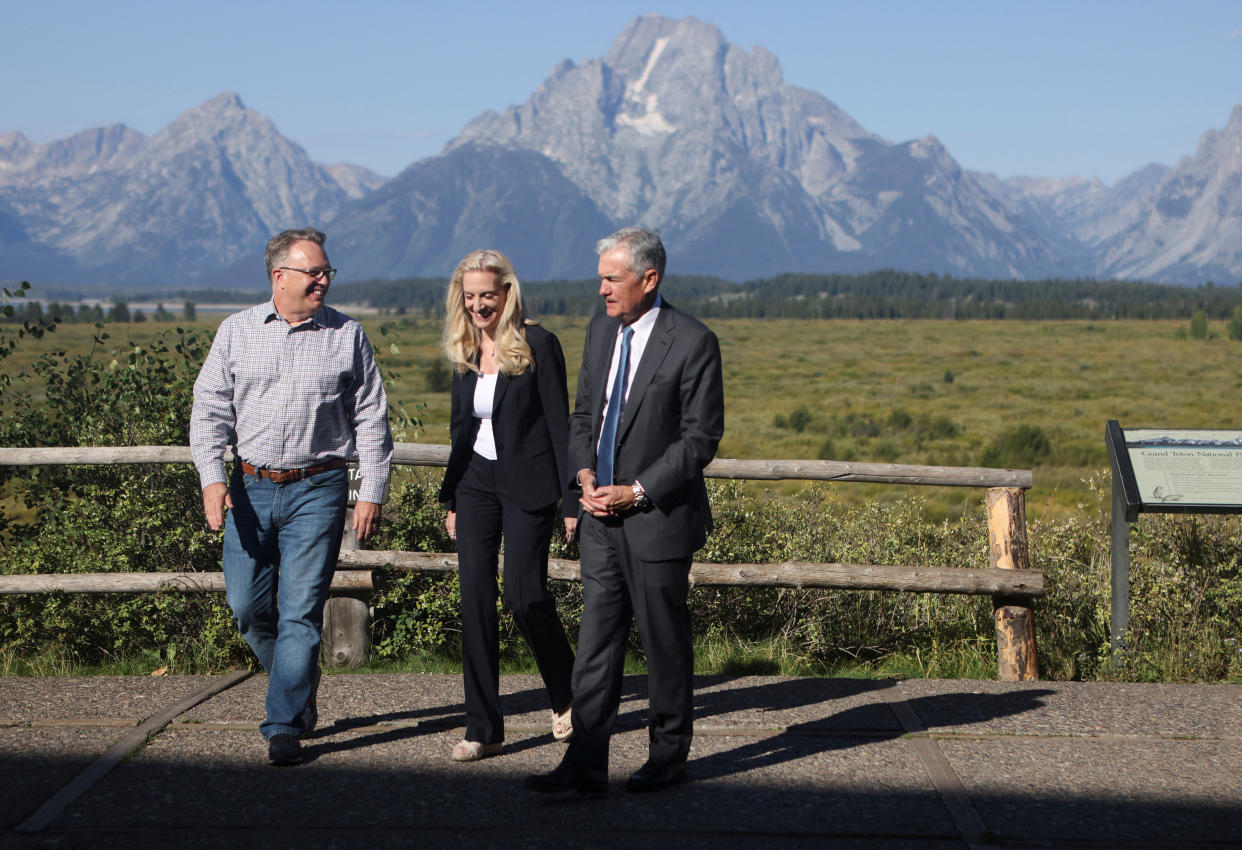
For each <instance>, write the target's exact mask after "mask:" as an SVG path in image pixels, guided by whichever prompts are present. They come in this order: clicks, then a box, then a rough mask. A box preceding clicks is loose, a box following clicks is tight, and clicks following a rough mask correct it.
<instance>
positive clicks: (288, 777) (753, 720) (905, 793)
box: [0, 674, 1242, 850]
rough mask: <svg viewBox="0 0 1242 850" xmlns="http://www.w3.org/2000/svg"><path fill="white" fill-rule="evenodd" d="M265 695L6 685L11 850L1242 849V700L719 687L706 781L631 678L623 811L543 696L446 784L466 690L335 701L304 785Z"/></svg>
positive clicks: (230, 682)
mask: <svg viewBox="0 0 1242 850" xmlns="http://www.w3.org/2000/svg"><path fill="white" fill-rule="evenodd" d="M266 684H267V682H266V678H264V677H262V676H253V677H249V678H245V677H244V676H243V675H233V676H218V677H161V678H149V677H143V678H139V677H115V678H81V679H76V678H66V679H15V678H5V679H0V829H3V833H0V847H3V848H6V850H7V848H10V847H73V848H77V847H88V848H127V850H134V848H143V847H167V848H182V847H187V848H199V847H224V846H227V847H289V848H294V847H296V848H319V847H411V848H412V847H419V848H424V847H564V846H583V847H608V848H611V847H616V848H622V847H624V848H632V847H652V848H656V847H658V848H661V849H662V850H664V848H677V850H682V848H686V849H687V850H689V849H690V848H713V850H714V848H742V847H745V848H751V847H834V848H835V847H840V848H926V850H932V849H933V848H937V849H938V848H963V847H998V846H999V847H1009V848H1037V847H1038V848H1042V847H1075V848H1113V847H1165V848H1187V847H1239V846H1242V707H1240V705H1239V702H1240V698H1242V687H1240V686H1234V685H1117V684H1098V683H1064V682H1037V683H1030V684H1002V683H999V682H985V681H957V680H925V679H920V680H908V681H901V682H894V681H878V682H872V681H855V680H849V679H789V678H776V677H700V678H699V679H698V682H697V686H698V687H697V691H696V704H697V725H696V738H695V743H694V749H693V752H692V753H691V762H690V775H691V779H692V781H691V782H689V783H687V784H686V785H682V786H679V787H677V788H674V789H671V790H669V791H666V792H663V793H659V794H651V795H631V794H627V793H625V791H624V790H623V787H622V786H623V784H624V780H625V777H626V776H627V775H628V774H629V773H630V772H631V771H633V770H634V769H635V768H637V767H638V766H639V765H640V764H641V763H642V762H643V760H644V758H645V755H646V734H645V731H644V727H643V723H644V719H643V718H644V712H645V710H646V694H645V692H644V690H643V685H644V680H643V679H642V678H641V677H635V678H627V679H626V683H625V684H626V690H625V698H624V701H623V703H622V707H621V708H622V710H621V718H620V729H619V732H618V734H617V735H616V736H615V737H614V739H613V752H612V777H611V778H612V790H611V793H609V794H608V795H607V796H606V797H603V798H598V799H579V798H576V797H570V798H563V797H555V796H554V797H551V798H549V797H542V796H536V795H531V794H528V793H527V792H525V791H524V790H523V789H522V784H521V780H522V777H523V776H525V775H526V774H529V773H533V772H542V771H547V770H551V769H552V768H553V767H554V766H555V765H556V764H557V762H558V761H559V759H560V756H561V754H562V752H563V751H564V745H562V744H558V743H555V742H554V741H553V740H552V736H551V734H550V722H551V718H550V712H549V711H548V708H547V704H546V702H545V699H544V695H543V692H542V688H541V686H540V683H539V681H538V679H537V678H535V677H530V676H508V677H505V678H504V680H503V682H502V690H503V692H504V694H505V697H504V708H505V712H506V723H507V741H506V745H505V750H504V752H503V753H502V754H501V755H500V756H498V757H495V758H490V759H487V760H485V761H482V762H478V763H475V764H467V765H460V764H455V763H453V762H451V761H450V760H449V758H448V753H449V750H450V749H451V748H452V745H453V744H454V743H455V742H456V741H457V740H458V739H459V737H460V735H461V731H462V729H461V727H462V725H463V723H464V717H463V715H462V705H461V698H462V691H461V682H460V679H459V677H457V676H441V675H391V676H374V675H367V676H362V675H348V674H339V675H329V676H325V677H324V680H323V685H322V687H321V691H320V706H321V708H320V711H321V728H320V730H319V731H318V732H317V733H316V734H315V735H314V736H313V737H312V738H311V739H310V740H309V741H308V742H307V743H308V746H307V749H306V756H307V763H306V764H304V765H302V766H301V767H295V768H273V767H270V766H268V765H267V759H266V746H265V744H264V742H263V741H262V739H261V738H260V737H259V735H258V732H257V726H258V722H259V720H260V719H261V717H262V714H263V694H264V691H265V688H266Z"/></svg>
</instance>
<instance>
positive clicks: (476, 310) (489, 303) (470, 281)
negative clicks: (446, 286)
mask: <svg viewBox="0 0 1242 850" xmlns="http://www.w3.org/2000/svg"><path fill="white" fill-rule="evenodd" d="M461 290H462V298H463V300H464V302H465V306H466V312H467V313H468V314H469V315H470V320H471V321H472V322H474V326H475V327H476V328H478V329H479V330H480V331H482V332H483V333H485V334H487V335H489V336H490V335H492V334H493V333H494V332H495V330H496V326H497V325H499V324H500V314H501V313H503V312H504V309H505V299H506V298H508V292H507V291H506V290H505V288H504V287H503V286H501V284H500V280H499V279H498V278H497V276H496V273H495V272H486V271H479V272H466V273H465V274H464V275H462V278H461Z"/></svg>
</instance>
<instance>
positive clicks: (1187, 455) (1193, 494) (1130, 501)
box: [1104, 419, 1242, 649]
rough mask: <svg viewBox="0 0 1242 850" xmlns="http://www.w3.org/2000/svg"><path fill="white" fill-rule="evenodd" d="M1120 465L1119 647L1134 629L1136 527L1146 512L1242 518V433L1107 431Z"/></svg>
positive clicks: (1115, 627)
mask: <svg viewBox="0 0 1242 850" xmlns="http://www.w3.org/2000/svg"><path fill="white" fill-rule="evenodd" d="M1104 441H1105V443H1107V445H1108V458H1109V461H1110V462H1111V463H1112V467H1113V552H1112V562H1113V563H1112V567H1113V568H1112V644H1113V648H1114V649H1122V648H1124V640H1125V631H1126V629H1128V628H1129V627H1130V523H1132V522H1135V521H1136V520H1137V519H1138V515H1139V514H1140V513H1166V514H1172V513H1185V514H1236V513H1242V430H1221V429H1211V430H1208V429H1201V430H1198V429H1194V430H1192V429H1184V428H1131V429H1128V430H1123V429H1122V427H1121V425H1120V424H1119V423H1118V422H1117V420H1115V419H1110V420H1109V421H1108V424H1107V425H1106V426H1105V428H1104Z"/></svg>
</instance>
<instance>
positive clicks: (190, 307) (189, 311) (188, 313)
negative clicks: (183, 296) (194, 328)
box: [181, 301, 198, 322]
mask: <svg viewBox="0 0 1242 850" xmlns="http://www.w3.org/2000/svg"><path fill="white" fill-rule="evenodd" d="M181 318H183V319H184V320H185V321H187V322H193V321H194V320H196V319H197V318H198V310H197V309H195V307H194V302H193V301H187V302H185V308H184V309H182V311H181Z"/></svg>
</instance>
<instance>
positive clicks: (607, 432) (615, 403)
mask: <svg viewBox="0 0 1242 850" xmlns="http://www.w3.org/2000/svg"><path fill="white" fill-rule="evenodd" d="M633 335H634V329H633V328H632V327H630V326H629V325H626V326H625V327H624V328H623V329H622V331H621V359H620V361H619V362H618V363H617V377H616V378H615V379H614V380H613V382H612V392H610V393H609V394H608V408H607V410H605V411H604V425H603V427H602V428H601V429H600V432H599V457H598V458H596V461H595V481H596V483H597V484H598V485H599V486H600V487H607V486H608V485H609V484H611V483H612V473H613V465H614V464H615V462H616V458H617V425H618V423H620V421H621V405H622V404H624V403H625V379H626V378H627V377H628V375H629V373H630V337H632V336H633Z"/></svg>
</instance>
